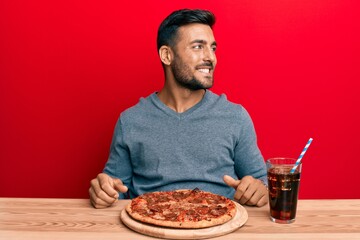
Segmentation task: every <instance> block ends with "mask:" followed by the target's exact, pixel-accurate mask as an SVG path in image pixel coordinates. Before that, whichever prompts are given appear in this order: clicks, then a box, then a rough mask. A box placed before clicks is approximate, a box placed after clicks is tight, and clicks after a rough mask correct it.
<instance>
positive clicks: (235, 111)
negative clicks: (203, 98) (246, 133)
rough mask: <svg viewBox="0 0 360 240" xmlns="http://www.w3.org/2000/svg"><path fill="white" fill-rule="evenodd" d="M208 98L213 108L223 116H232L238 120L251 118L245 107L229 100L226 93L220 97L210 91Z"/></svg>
mask: <svg viewBox="0 0 360 240" xmlns="http://www.w3.org/2000/svg"><path fill="white" fill-rule="evenodd" d="M207 97H208V100H209V103H210V105H211V107H212V108H213V109H214V110H215V111H217V112H219V113H221V114H226V115H232V116H234V117H237V118H248V117H249V113H248V112H247V110H246V109H245V107H244V106H243V105H241V104H240V103H235V102H232V101H230V100H228V98H227V96H226V94H224V93H223V94H220V95H218V94H216V93H213V92H211V91H208V92H207Z"/></svg>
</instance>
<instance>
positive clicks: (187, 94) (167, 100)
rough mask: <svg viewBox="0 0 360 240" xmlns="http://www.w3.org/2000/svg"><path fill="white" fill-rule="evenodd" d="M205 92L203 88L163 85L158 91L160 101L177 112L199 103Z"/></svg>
mask: <svg viewBox="0 0 360 240" xmlns="http://www.w3.org/2000/svg"><path fill="white" fill-rule="evenodd" d="M204 94H205V90H204V89H200V90H189V89H184V88H182V89H173V88H167V87H166V86H164V88H163V89H161V91H160V92H159V93H158V97H159V99H160V101H162V102H163V103H164V104H165V105H166V106H168V107H169V108H170V109H172V110H174V111H175V112H177V113H182V112H185V111H187V110H188V109H190V108H192V107H193V106H195V105H196V104H197V103H199V102H200V101H201V100H202V99H203V97H204Z"/></svg>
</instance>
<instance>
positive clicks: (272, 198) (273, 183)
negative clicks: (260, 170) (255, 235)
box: [268, 166, 300, 223]
mask: <svg viewBox="0 0 360 240" xmlns="http://www.w3.org/2000/svg"><path fill="white" fill-rule="evenodd" d="M291 168H292V166H273V167H271V168H269V169H268V187H269V205H270V216H271V220H272V221H274V222H277V223H291V222H293V221H295V216H296V207H297V200H298V193H299V184H300V172H299V171H298V170H297V171H295V172H294V173H290V170H291Z"/></svg>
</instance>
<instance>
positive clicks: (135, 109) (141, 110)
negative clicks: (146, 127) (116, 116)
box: [120, 93, 155, 122]
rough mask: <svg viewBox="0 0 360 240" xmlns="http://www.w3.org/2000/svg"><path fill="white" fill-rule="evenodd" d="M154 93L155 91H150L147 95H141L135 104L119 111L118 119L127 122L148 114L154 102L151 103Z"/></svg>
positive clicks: (151, 110)
mask: <svg viewBox="0 0 360 240" xmlns="http://www.w3.org/2000/svg"><path fill="white" fill-rule="evenodd" d="M154 94H155V93H152V94H151V95H149V96H147V97H141V98H140V99H139V102H138V103H137V104H135V105H134V106H132V107H129V108H128V109H126V110H124V111H123V112H122V113H120V119H121V120H122V121H125V122H127V121H134V120H135V119H139V118H140V119H141V118H142V117H146V116H147V115H149V114H150V113H151V112H153V107H154V104H153V103H152V99H153V97H154V96H153V95H154Z"/></svg>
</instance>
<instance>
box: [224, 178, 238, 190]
mask: <svg viewBox="0 0 360 240" xmlns="http://www.w3.org/2000/svg"><path fill="white" fill-rule="evenodd" d="M223 179H224V182H225V183H226V184H227V185H228V186H230V187H233V188H235V189H236V188H237V186H238V185H239V184H240V180H235V179H234V178H232V177H230V176H229V175H224V178H223Z"/></svg>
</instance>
